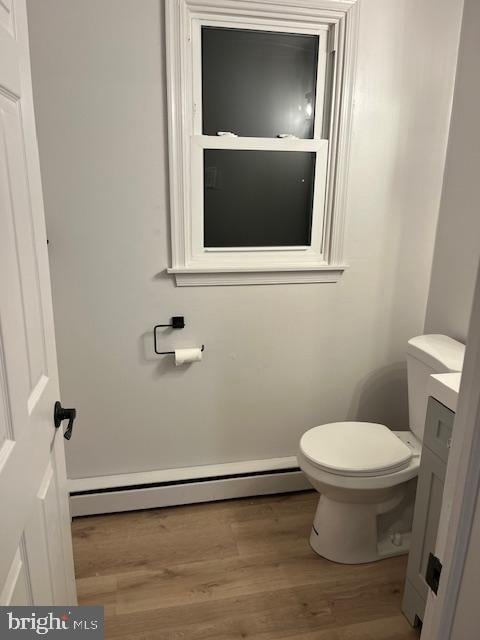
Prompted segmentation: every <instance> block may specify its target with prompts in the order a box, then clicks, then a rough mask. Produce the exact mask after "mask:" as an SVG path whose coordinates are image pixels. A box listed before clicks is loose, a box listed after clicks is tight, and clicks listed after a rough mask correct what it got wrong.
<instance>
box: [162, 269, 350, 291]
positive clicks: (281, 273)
mask: <svg viewBox="0 0 480 640" xmlns="http://www.w3.org/2000/svg"><path fill="white" fill-rule="evenodd" d="M346 268H347V265H345V264H341V265H324V264H323V265H318V266H315V265H305V266H302V267H298V266H294V267H287V266H285V267H280V266H279V267H244V268H240V267H232V268H228V267H218V268H210V269H207V268H205V267H204V268H189V267H178V268H171V269H167V272H168V273H169V274H172V275H174V276H175V281H176V284H177V287H201V286H222V285H223V286H225V285H242V284H243V285H245V284H246V285H254V284H308V283H320V282H338V280H339V279H340V277H341V276H342V274H343V272H344V271H345V269H346Z"/></svg>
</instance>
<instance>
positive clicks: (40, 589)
mask: <svg viewBox="0 0 480 640" xmlns="http://www.w3.org/2000/svg"><path fill="white" fill-rule="evenodd" d="M0 276H1V277H0V508H1V510H2V511H1V516H0V517H1V518H2V526H1V527H0V594H1V596H2V603H14V602H15V603H22V604H28V603H34V604H46V605H48V604H74V603H75V600H76V597H75V583H74V576H73V560H72V550H71V536H70V528H69V527H70V523H69V513H68V504H67V491H66V473H65V460H64V449H63V446H64V441H63V438H62V430H61V429H59V430H58V432H57V431H56V430H55V428H54V426H53V407H54V403H55V401H56V400H58V399H59V388H58V373H57V363H56V352H55V340H54V330H53V313H52V308H51V292H50V280H49V270H48V256H47V242H46V231H45V220H44V213H43V200H42V191H41V180H40V167H39V162H38V150H37V142H36V133H35V123H34V114H33V102H32V88H31V77H30V61H29V52H28V32H27V20H26V7H25V1H24V0H13V1H12V2H8V1H6V0H0Z"/></svg>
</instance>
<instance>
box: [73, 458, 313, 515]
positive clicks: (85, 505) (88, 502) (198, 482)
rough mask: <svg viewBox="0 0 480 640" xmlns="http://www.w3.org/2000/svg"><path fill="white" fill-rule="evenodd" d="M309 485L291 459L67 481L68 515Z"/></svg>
mask: <svg viewBox="0 0 480 640" xmlns="http://www.w3.org/2000/svg"><path fill="white" fill-rule="evenodd" d="M311 488H312V487H311V485H310V483H309V482H308V480H307V479H306V477H305V476H304V474H303V473H302V471H301V470H300V468H299V467H298V466H297V461H296V458H295V457H289V458H276V459H272V460H256V461H248V462H243V463H242V462H235V463H226V464H220V465H208V466H202V467H191V468H189V469H171V470H162V471H149V472H146V473H132V474H122V475H118V476H99V477H96V478H81V479H75V480H70V481H69V490H70V511H71V515H72V517H77V516H86V515H93V514H101V513H114V512H119V511H134V510H139V509H154V508H157V507H170V506H175V505H184V504H193V503H197V502H211V501H216V500H228V499H232V498H245V497H251V496H260V495H269V494H275V493H288V492H292V491H305V490H308V489H311Z"/></svg>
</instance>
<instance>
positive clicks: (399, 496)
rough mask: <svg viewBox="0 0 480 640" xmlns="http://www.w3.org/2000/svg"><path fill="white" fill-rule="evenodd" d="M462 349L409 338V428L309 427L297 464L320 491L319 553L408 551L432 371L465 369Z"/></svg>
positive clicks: (445, 340)
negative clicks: (396, 429)
mask: <svg viewBox="0 0 480 640" xmlns="http://www.w3.org/2000/svg"><path fill="white" fill-rule="evenodd" d="M464 352H465V346H464V345H463V344H461V343H459V342H457V341H456V340H453V339H452V338H449V337H447V336H443V335H424V336H418V337H416V338H412V339H411V340H409V342H408V347H407V375H408V404H409V421H410V429H409V430H406V431H391V430H390V429H389V428H388V427H387V426H385V425H383V424H377V423H372V422H333V423H330V424H323V425H320V426H318V427H314V428H313V429H310V430H309V431H307V432H306V433H304V434H303V436H302V438H301V440H300V448H299V453H298V463H299V466H300V468H301V469H302V471H303V472H304V473H305V475H306V476H307V478H308V479H309V481H310V482H311V484H312V485H313V487H314V488H315V489H316V490H317V491H318V492H319V494H320V499H319V502H318V507H317V511H316V513H315V517H314V521H313V526H312V531H311V535H310V544H311V546H312V548H313V550H314V551H316V553H318V554H319V555H321V556H323V557H324V558H327V559H328V560H333V561H335V562H341V563H346V564H357V563H363V562H373V561H375V560H380V559H382V558H387V557H389V556H394V555H400V554H402V553H406V552H408V549H409V545H410V535H411V524H412V517H413V505H414V501H415V489H416V476H417V474H418V469H419V466H420V455H421V451H422V440H423V431H424V426H425V417H426V410H427V402H428V395H427V394H428V392H427V387H428V380H429V376H430V375H431V374H434V373H446V372H455V371H461V370H462V366H463V357H464Z"/></svg>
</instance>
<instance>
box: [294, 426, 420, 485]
mask: <svg viewBox="0 0 480 640" xmlns="http://www.w3.org/2000/svg"><path fill="white" fill-rule="evenodd" d="M300 451H301V453H302V454H303V455H304V456H305V457H306V458H307V459H308V460H309V462H310V463H311V464H313V465H314V466H315V467H317V468H319V469H321V470H323V471H326V472H328V473H332V474H335V475H340V476H347V477H374V476H382V475H388V474H392V473H395V472H396V471H400V470H402V469H405V468H406V467H407V466H408V465H409V463H410V460H411V458H412V450H411V449H410V448H409V447H408V446H407V445H406V444H405V443H404V442H402V440H400V438H398V437H397V436H396V435H395V434H394V433H393V432H392V431H390V429H389V428H388V427H386V426H385V425H383V424H377V423H373V422H332V423H329V424H324V425H320V426H319V427H314V428H313V429H310V430H309V431H307V432H306V433H304V434H303V436H302V439H301V440H300Z"/></svg>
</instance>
